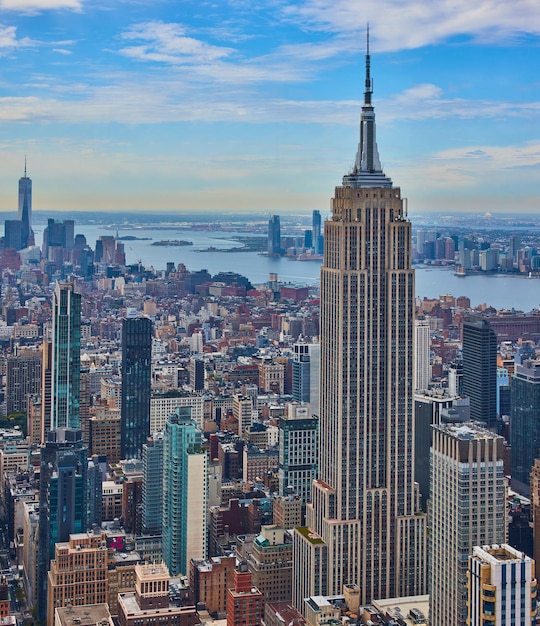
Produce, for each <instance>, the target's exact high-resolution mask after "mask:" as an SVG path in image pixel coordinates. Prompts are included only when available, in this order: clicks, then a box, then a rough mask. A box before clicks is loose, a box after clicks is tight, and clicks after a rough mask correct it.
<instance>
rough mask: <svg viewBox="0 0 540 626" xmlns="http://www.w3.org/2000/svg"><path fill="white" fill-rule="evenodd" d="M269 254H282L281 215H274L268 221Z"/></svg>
mask: <svg viewBox="0 0 540 626" xmlns="http://www.w3.org/2000/svg"><path fill="white" fill-rule="evenodd" d="M268 254H269V255H270V256H272V255H279V254H281V225H280V221H279V215H272V217H271V218H270V219H269V220H268Z"/></svg>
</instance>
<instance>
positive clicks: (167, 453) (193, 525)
mask: <svg viewBox="0 0 540 626" xmlns="http://www.w3.org/2000/svg"><path fill="white" fill-rule="evenodd" d="M202 444H203V433H202V431H201V430H200V429H199V428H198V426H197V423H196V422H194V421H193V420H192V419H191V409H190V408H189V407H178V408H177V409H176V412H175V413H173V414H172V415H171V416H170V417H169V420H168V422H167V424H166V425H165V431H164V433H163V467H164V468H166V470H164V471H163V508H162V511H163V515H162V545H163V560H164V562H165V564H166V565H167V567H168V568H169V572H170V573H171V575H172V576H177V575H179V574H185V575H187V574H188V573H189V562H190V560H191V559H197V560H200V559H205V558H206V550H207V528H206V518H207V512H206V510H207V498H208V489H207V452H206V450H205V449H204V448H203V447H202Z"/></svg>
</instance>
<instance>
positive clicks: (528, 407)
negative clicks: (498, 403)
mask: <svg viewBox="0 0 540 626" xmlns="http://www.w3.org/2000/svg"><path fill="white" fill-rule="evenodd" d="M511 394H512V402H511V406H512V408H511V413H510V415H511V422H510V445H511V449H512V461H511V468H512V472H511V475H512V488H513V489H515V490H516V491H519V492H520V493H524V494H526V495H529V493H530V476H531V471H532V468H533V465H534V459H536V458H538V456H540V361H525V362H524V363H523V364H522V365H516V370H515V373H514V376H513V378H512V385H511Z"/></svg>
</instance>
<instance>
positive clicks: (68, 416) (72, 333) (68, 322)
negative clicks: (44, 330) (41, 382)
mask: <svg viewBox="0 0 540 626" xmlns="http://www.w3.org/2000/svg"><path fill="white" fill-rule="evenodd" d="M52 309H53V310H52V348H51V355H52V358H51V396H52V398H53V401H52V402H51V430H54V429H56V428H79V427H80V391H81V294H80V293H76V292H75V288H74V285H73V284H68V283H64V284H59V283H57V285H56V288H55V291H54V294H53V299H52Z"/></svg>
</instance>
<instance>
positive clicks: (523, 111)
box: [377, 83, 540, 122]
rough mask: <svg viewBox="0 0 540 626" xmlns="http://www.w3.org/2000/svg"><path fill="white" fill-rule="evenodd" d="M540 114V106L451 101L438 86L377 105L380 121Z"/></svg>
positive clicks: (421, 87) (417, 87) (417, 88)
mask: <svg viewBox="0 0 540 626" xmlns="http://www.w3.org/2000/svg"><path fill="white" fill-rule="evenodd" d="M539 113H540V102H534V101H533V102H509V101H506V102H505V101H496V100H482V99H478V100H474V99H470V100H466V99H465V98H451V97H448V96H447V95H446V94H445V93H444V92H443V90H442V89H441V88H440V87H438V86H437V85H433V84H429V83H428V84H420V85H415V86H414V87H411V88H410V89H406V90H405V91H403V92H402V93H400V94H397V95H396V96H393V97H390V98H386V99H385V100H384V101H383V102H381V103H380V105H379V104H378V105H377V118H378V120H379V121H383V122H385V121H394V120H400V119H410V120H426V119H445V118H449V117H452V118H460V119H474V118H482V119H503V118H512V117H514V118H515V117H534V116H537V115H538V114H539Z"/></svg>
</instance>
